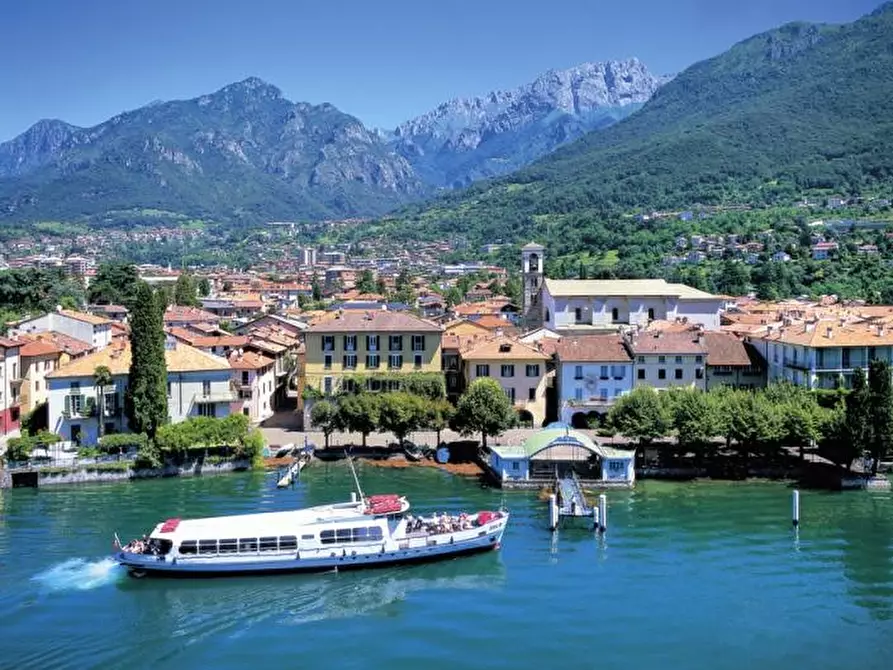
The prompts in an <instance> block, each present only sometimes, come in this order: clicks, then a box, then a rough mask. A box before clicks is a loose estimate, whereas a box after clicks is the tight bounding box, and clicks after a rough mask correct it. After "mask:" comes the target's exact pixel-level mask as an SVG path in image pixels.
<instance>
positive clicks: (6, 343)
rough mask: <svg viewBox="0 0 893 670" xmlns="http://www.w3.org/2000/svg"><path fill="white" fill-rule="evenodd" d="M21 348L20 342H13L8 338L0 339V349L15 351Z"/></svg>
mask: <svg viewBox="0 0 893 670" xmlns="http://www.w3.org/2000/svg"><path fill="white" fill-rule="evenodd" d="M20 346H22V342H21V340H13V339H11V338H9V337H0V347H3V348H5V349H15V348H16V347H20Z"/></svg>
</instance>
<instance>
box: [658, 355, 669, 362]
mask: <svg viewBox="0 0 893 670" xmlns="http://www.w3.org/2000/svg"><path fill="white" fill-rule="evenodd" d="M657 362H658V363H666V362H667V357H666V356H658V357H657Z"/></svg>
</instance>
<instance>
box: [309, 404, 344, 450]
mask: <svg viewBox="0 0 893 670" xmlns="http://www.w3.org/2000/svg"><path fill="white" fill-rule="evenodd" d="M310 425H311V426H313V427H314V428H316V429H317V430H321V431H322V434H323V436H324V437H325V447H326V449H328V448H329V436H330V435H331V434H332V433H334V432H335V431H336V430H337V429H338V407H337V406H336V405H335V404H334V403H332V402H330V401H328V400H319V401H317V402H315V403H314V404H313V407H311V408H310Z"/></svg>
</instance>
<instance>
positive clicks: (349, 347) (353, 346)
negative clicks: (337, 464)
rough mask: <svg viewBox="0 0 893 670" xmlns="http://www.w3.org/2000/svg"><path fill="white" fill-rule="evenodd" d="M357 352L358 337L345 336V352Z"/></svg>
mask: <svg viewBox="0 0 893 670" xmlns="http://www.w3.org/2000/svg"><path fill="white" fill-rule="evenodd" d="M356 350H357V336H356V335H345V336H344V351H356Z"/></svg>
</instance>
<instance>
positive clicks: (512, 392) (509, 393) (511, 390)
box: [502, 388, 515, 404]
mask: <svg viewBox="0 0 893 670" xmlns="http://www.w3.org/2000/svg"><path fill="white" fill-rule="evenodd" d="M502 390H503V392H504V393H505V397H506V398H508V399H509V400H511V401H512V404H514V402H515V389H514V388H507V389H502Z"/></svg>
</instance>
